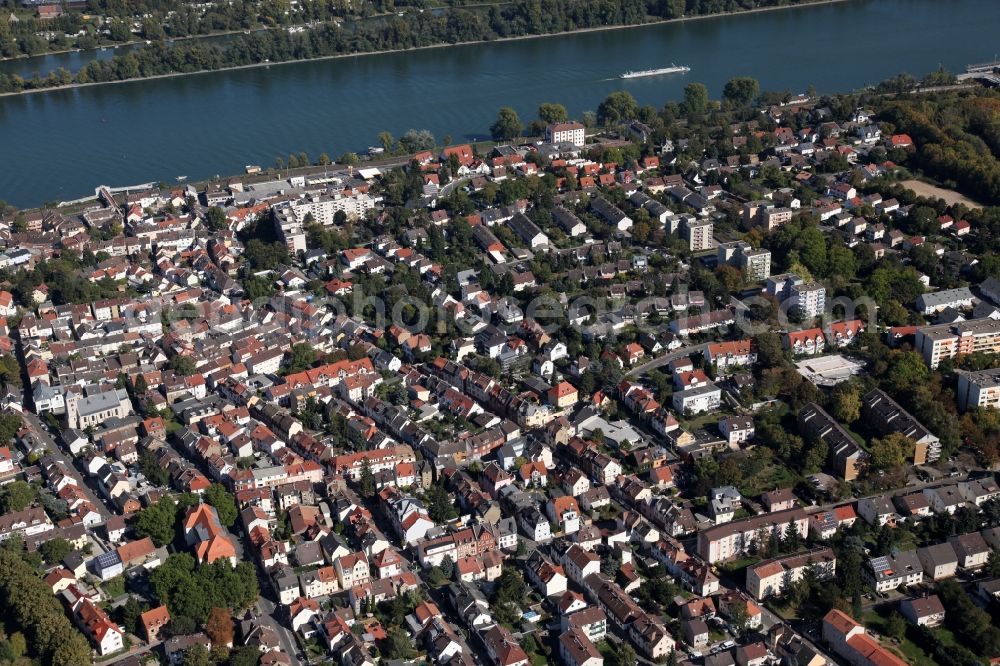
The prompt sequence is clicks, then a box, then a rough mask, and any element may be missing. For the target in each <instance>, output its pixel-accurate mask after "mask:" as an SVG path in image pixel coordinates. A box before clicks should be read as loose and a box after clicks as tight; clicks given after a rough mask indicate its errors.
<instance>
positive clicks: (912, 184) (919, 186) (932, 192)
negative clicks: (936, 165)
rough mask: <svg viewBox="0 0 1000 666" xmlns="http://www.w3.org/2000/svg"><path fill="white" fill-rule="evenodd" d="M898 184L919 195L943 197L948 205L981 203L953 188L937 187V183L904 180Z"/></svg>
mask: <svg viewBox="0 0 1000 666" xmlns="http://www.w3.org/2000/svg"><path fill="white" fill-rule="evenodd" d="M900 185H902V186H903V187H905V188H906V189H908V190H913V191H914V192H915V193H916V194H917V196H919V197H933V198H935V199H944V200H945V202H946V203H947V204H948V205H950V206H951V205H955V204H963V205H965V206H968V207H969V208H982V204H979V203H977V202H975V201H973V200H972V199H970V198H969V197H967V196H965V195H964V194H959V193H958V192H956V191H955V190H948V189H945V188H943V187H938V186H937V185H931V184H930V183H925V182H923V181H922V180H904V181H903V182H902V183H900Z"/></svg>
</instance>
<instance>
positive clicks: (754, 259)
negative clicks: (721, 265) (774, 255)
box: [740, 250, 771, 282]
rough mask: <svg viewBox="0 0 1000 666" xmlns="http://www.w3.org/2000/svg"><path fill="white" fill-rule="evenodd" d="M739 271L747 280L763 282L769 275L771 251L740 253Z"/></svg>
mask: <svg viewBox="0 0 1000 666" xmlns="http://www.w3.org/2000/svg"><path fill="white" fill-rule="evenodd" d="M740 269H741V270H742V271H743V275H744V277H746V278H747V279H748V280H753V281H755V282H763V281H764V280H766V279H767V278H768V276H770V275H771V251H770V250H747V251H745V252H742V253H740Z"/></svg>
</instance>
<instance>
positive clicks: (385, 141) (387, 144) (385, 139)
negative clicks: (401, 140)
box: [378, 132, 395, 153]
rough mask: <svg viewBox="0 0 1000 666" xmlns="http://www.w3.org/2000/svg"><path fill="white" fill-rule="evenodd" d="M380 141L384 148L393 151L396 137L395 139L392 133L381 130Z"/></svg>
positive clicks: (386, 150)
mask: <svg viewBox="0 0 1000 666" xmlns="http://www.w3.org/2000/svg"><path fill="white" fill-rule="evenodd" d="M378 142H379V144H380V145H381V146H382V149H383V150H385V152H387V153H388V152H391V151H392V145H393V144H394V143H395V139H393V138H392V134H389V133H388V132H379V133H378Z"/></svg>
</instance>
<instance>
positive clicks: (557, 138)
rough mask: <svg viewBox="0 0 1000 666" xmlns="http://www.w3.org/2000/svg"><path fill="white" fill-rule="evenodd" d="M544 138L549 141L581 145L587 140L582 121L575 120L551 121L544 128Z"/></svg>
mask: <svg viewBox="0 0 1000 666" xmlns="http://www.w3.org/2000/svg"><path fill="white" fill-rule="evenodd" d="M545 140H546V141H547V142H549V143H571V144H573V145H574V146H583V144H585V143H586V141H587V133H586V128H584V126H583V123H579V122H576V121H575V120H573V121H569V122H565V123H553V124H551V125H549V126H548V127H546V128H545Z"/></svg>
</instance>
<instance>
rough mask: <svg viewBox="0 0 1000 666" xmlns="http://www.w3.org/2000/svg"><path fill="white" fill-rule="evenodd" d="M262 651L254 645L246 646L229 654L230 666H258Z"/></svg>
mask: <svg viewBox="0 0 1000 666" xmlns="http://www.w3.org/2000/svg"><path fill="white" fill-rule="evenodd" d="M259 663H260V650H258V649H257V647H256V646H254V645H244V646H242V647H238V648H236V649H235V650H233V651H232V652H230V653H229V662H228V666H257V664H259Z"/></svg>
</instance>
